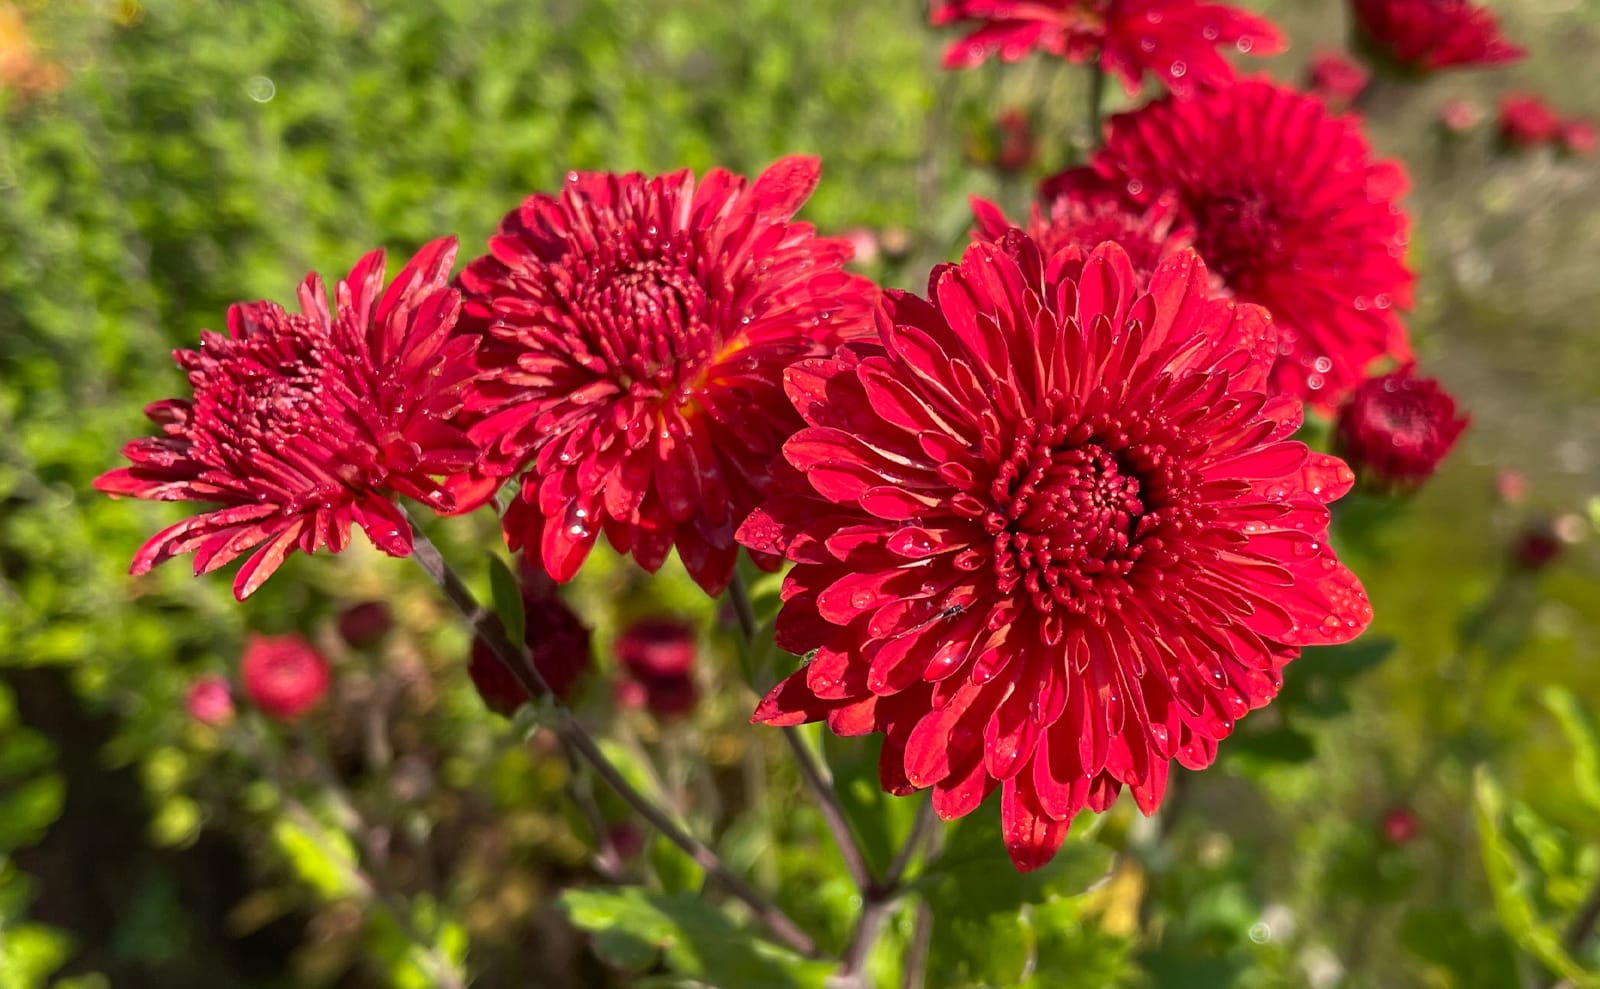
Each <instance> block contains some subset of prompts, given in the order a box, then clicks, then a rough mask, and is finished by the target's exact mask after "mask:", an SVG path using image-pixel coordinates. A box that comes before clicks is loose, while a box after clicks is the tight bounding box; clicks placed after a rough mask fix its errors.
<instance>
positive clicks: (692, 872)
mask: <svg viewBox="0 0 1600 989" xmlns="http://www.w3.org/2000/svg"><path fill="white" fill-rule="evenodd" d="M648 855H649V859H650V867H651V868H652V869H653V870H655V875H656V879H657V881H659V882H660V883H661V888H662V889H663V890H665V891H666V892H668V893H695V892H698V891H699V890H700V887H701V885H702V884H703V883H704V882H705V878H706V870H705V868H704V867H703V866H701V865H700V863H698V862H696V861H695V860H694V859H692V858H690V857H689V854H688V853H687V852H685V851H684V850H683V849H681V848H679V847H678V846H677V845H674V844H673V843H672V842H670V841H668V840H667V839H666V838H664V837H662V835H661V833H660V832H659V831H657V832H655V833H653V834H652V835H651V837H650V850H649V852H648Z"/></svg>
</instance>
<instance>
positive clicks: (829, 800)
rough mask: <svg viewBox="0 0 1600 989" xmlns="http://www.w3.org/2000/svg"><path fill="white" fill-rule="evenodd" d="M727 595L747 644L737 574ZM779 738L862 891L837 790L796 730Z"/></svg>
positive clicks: (864, 871)
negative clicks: (787, 748)
mask: <svg viewBox="0 0 1600 989" xmlns="http://www.w3.org/2000/svg"><path fill="white" fill-rule="evenodd" d="M728 598H729V600H731V601H732V602H733V611H734V614H735V615H737V616H738V618H739V632H740V634H741V635H742V636H743V637H744V643H745V645H746V646H748V645H750V644H751V643H752V642H754V641H755V638H756V615H755V609H754V608H753V607H751V605H750V592H749V591H748V590H746V588H745V586H744V578H742V577H740V576H739V575H738V574H734V575H733V580H732V581H731V582H730V583H729V584H728ZM783 740H784V741H785V742H788V743H789V751H791V752H793V753H794V760H795V764H796V765H798V766H799V767H800V776H801V778H802V779H804V780H805V782H806V786H807V787H808V788H810V790H811V793H812V795H813V796H815V797H816V798H817V808H818V809H819V810H821V811H822V820H823V822H824V823H826V824H827V826H828V831H829V832H831V833H832V834H833V843H834V844H835V845H837V846H838V848H839V856H840V857H841V858H843V859H844V867H845V871H846V872H848V873H849V874H850V880H851V881H852V882H854V883H855V884H856V889H859V890H861V891H863V892H865V891H866V890H867V888H868V887H869V886H871V885H872V871H871V870H870V869H868V868H867V859H866V856H865V855H864V854H863V853H862V851H861V846H860V845H859V844H858V843H857V842H856V837H855V832H853V831H851V830H850V821H849V819H848V818H847V817H846V816H845V813H844V807H843V806H842V805H841V804H840V803H839V794H838V792H837V791H836V790H834V788H833V783H832V781H831V780H829V779H828V778H827V777H826V776H824V775H823V771H822V767H821V766H819V765H818V764H817V760H816V757H815V756H813V755H812V754H811V749H810V748H809V747H807V745H806V740H805V739H803V738H801V737H800V732H799V730H798V729H796V728H784V729H783Z"/></svg>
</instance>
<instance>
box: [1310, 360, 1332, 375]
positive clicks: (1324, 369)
mask: <svg viewBox="0 0 1600 989" xmlns="http://www.w3.org/2000/svg"><path fill="white" fill-rule="evenodd" d="M1311 366H1312V367H1314V368H1316V369H1317V373H1318V374H1327V373H1328V372H1329V371H1332V370H1333V358H1331V357H1318V358H1317V359H1316V360H1314V361H1312V362H1311Z"/></svg>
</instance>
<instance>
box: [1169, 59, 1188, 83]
mask: <svg viewBox="0 0 1600 989" xmlns="http://www.w3.org/2000/svg"><path fill="white" fill-rule="evenodd" d="M1167 71H1168V72H1170V73H1171V74H1172V78H1174V79H1182V78H1183V77H1184V76H1186V75H1188V74H1189V66H1188V65H1187V64H1185V63H1184V62H1173V63H1172V65H1171V66H1169V67H1168V69H1167Z"/></svg>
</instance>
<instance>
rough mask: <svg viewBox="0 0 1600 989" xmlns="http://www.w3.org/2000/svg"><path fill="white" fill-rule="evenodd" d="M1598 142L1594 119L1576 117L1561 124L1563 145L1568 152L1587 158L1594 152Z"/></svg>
mask: <svg viewBox="0 0 1600 989" xmlns="http://www.w3.org/2000/svg"><path fill="white" fill-rule="evenodd" d="M1596 143H1597V137H1596V134H1595V125H1594V121H1593V120H1583V119H1574V120H1569V121H1567V122H1566V123H1564V124H1562V125H1561V147H1562V148H1563V149H1564V150H1565V151H1566V152H1567V153H1568V154H1572V155H1577V156H1579V157H1580V158H1587V157H1589V156H1590V155H1592V154H1594V149H1595V145H1596Z"/></svg>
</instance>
